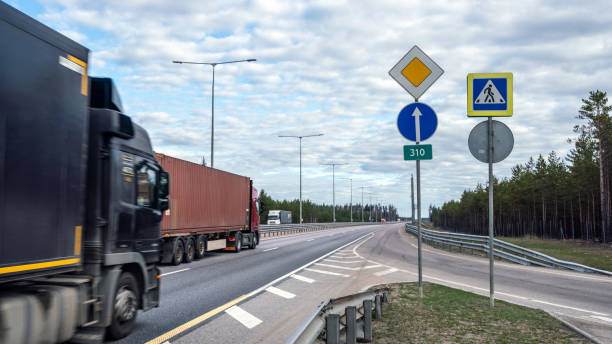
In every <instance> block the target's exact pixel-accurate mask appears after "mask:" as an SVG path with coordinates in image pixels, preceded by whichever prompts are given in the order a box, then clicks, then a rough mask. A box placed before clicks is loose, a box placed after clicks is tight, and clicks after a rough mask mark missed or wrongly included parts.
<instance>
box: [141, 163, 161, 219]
mask: <svg viewBox="0 0 612 344" xmlns="http://www.w3.org/2000/svg"><path fill="white" fill-rule="evenodd" d="M136 179H137V183H136V188H137V193H136V204H137V205H139V206H141V207H148V208H155V207H156V206H157V204H156V203H157V202H156V200H157V198H156V196H157V171H156V170H154V169H152V168H151V167H150V166H148V165H146V164H144V165H141V166H140V167H138V170H137V173H136Z"/></svg>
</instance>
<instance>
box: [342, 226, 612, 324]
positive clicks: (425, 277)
mask: <svg viewBox="0 0 612 344" xmlns="http://www.w3.org/2000/svg"><path fill="white" fill-rule="evenodd" d="M373 237H374V235H372V236H370V237H369V238H367V239H366V240H364V241H362V242H360V243H359V244H357V245H355V246H354V247H353V252H354V253H355V254H356V255H357V256H359V258H362V259H365V260H367V261H368V262H370V263H372V264H379V265H384V264H381V263H378V262H376V261H373V260H370V259H366V258H364V257H362V256H361V255H359V253H357V249H358V248H359V247H360V246H361V245H363V244H365V243H366V242H367V241H368V240H370V239H372V238H373ZM410 245H412V244H410ZM412 246H414V245H412ZM415 247H416V246H415ZM432 252H434V253H437V252H435V251H432ZM457 258H460V257H457ZM398 271H401V272H405V273H408V274H411V275H413V276H417V274H416V273H414V272H412V271H408V270H404V269H398ZM423 279H429V280H437V281H440V282H443V283H445V284H447V285H448V284H453V285H456V286H461V287H465V288H471V289H474V290H479V291H482V292H486V293H488V292H489V289H485V288H480V287H476V286H472V285H469V284H464V283H459V282H455V281H449V280H445V279H442V278H437V277H433V276H428V275H423ZM495 294H496V295H505V296H508V297H511V298H516V299H519V300H526V301H532V302H537V303H541V304H545V305H550V306H554V307H559V308H565V309H571V310H574V311H579V312H584V313H590V314H595V315H599V316H609V314H606V313H599V312H593V311H590V310H587V309H583V308H577V307H571V306H566V305H560V304H557V303H551V302H546V301H541V300H537V299H532V298H529V297H524V296H520V295H514V294H509V293H504V292H499V291H496V292H495ZM485 295H486V294H485Z"/></svg>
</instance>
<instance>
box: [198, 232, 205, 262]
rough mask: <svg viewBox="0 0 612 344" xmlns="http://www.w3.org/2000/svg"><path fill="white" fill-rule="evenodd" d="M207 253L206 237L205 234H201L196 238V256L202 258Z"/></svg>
mask: <svg viewBox="0 0 612 344" xmlns="http://www.w3.org/2000/svg"><path fill="white" fill-rule="evenodd" d="M205 254H206V238H204V236H203V235H199V236H198V238H197V239H196V258H197V259H200V258H202V257H204V255H205Z"/></svg>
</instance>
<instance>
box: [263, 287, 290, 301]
mask: <svg viewBox="0 0 612 344" xmlns="http://www.w3.org/2000/svg"><path fill="white" fill-rule="evenodd" d="M266 290H267V291H268V292H270V293H272V294H274V295H278V296H280V297H283V298H285V299H293V298H294V297H295V294H292V293H290V292H288V291H284V290H282V289H278V288H276V287H268V288H266Z"/></svg>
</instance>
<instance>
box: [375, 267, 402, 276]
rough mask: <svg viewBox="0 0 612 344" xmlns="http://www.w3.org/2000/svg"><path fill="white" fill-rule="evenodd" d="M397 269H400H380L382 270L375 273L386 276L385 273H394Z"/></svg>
mask: <svg viewBox="0 0 612 344" xmlns="http://www.w3.org/2000/svg"><path fill="white" fill-rule="evenodd" d="M396 271H398V270H397V269H396V268H391V269H389V270H385V271H380V272H377V273H375V274H374V275H376V276H384V275H388V274H390V273H394V272H396Z"/></svg>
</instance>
